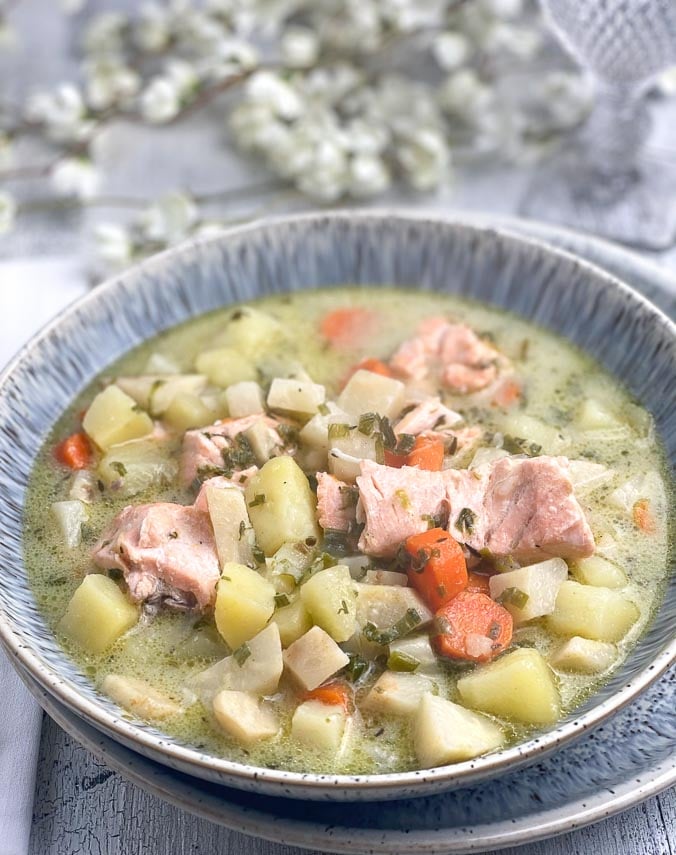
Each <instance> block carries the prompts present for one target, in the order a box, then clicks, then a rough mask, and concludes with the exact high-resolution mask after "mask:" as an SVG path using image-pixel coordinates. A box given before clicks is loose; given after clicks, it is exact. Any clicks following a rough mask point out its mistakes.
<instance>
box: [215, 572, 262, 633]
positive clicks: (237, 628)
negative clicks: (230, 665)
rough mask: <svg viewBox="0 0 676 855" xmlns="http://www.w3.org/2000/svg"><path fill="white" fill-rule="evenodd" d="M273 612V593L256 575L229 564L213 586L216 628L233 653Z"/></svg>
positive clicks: (260, 628)
mask: <svg viewBox="0 0 676 855" xmlns="http://www.w3.org/2000/svg"><path fill="white" fill-rule="evenodd" d="M274 610H275V589H274V587H273V586H272V585H271V584H270V583H269V582H267V581H266V580H265V579H264V578H263V577H262V576H261V575H260V573H257V572H256V571H255V570H252V569H251V568H250V567H245V566H244V565H243V564H235V563H230V564H226V565H224V567H223V573H222V575H221V578H220V580H219V582H218V585H217V586H216V604H215V606H214V617H215V619H216V627H217V629H218V631H219V632H220V634H221V635H222V636H223V638H224V639H225V641H226V642H227V643H228V644H229V645H230V647H231V648H232V649H233V650H234V649H235V648H236V647H239V646H240V644H243V643H244V642H245V641H248V640H249V639H250V638H253V637H254V635H256V634H257V633H258V632H260V631H261V630H262V629H263V627H264V626H265V624H266V623H267V622H268V620H269V618H270V615H271V614H272V613H273V611H274Z"/></svg>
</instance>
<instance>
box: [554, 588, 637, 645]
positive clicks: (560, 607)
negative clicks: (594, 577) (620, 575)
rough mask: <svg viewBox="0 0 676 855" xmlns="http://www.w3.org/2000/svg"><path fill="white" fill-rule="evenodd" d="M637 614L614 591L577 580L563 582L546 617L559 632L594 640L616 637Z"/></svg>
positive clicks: (635, 619) (632, 604)
mask: <svg viewBox="0 0 676 855" xmlns="http://www.w3.org/2000/svg"><path fill="white" fill-rule="evenodd" d="M638 617H639V610H638V608H637V607H636V606H635V605H634V603H632V602H631V601H630V600H627V599H626V598H625V597H623V596H622V595H621V594H618V593H617V591H614V590H612V589H611V588H599V587H595V586H592V585H580V583H579V582H571V581H569V582H564V583H563V585H561V588H560V589H559V593H558V596H557V598H556V608H555V609H554V611H553V612H552V614H551V615H549V617H548V618H547V623H548V626H549V628H550V629H551V630H552V631H553V632H558V633H559V634H560V635H581V636H582V637H583V638H591V639H593V640H595V641H619V640H620V639H621V638H623V637H624V636H625V635H626V634H627V632H628V631H629V630H630V629H631V627H632V626H633V625H634V624H635V623H636V621H637V620H638Z"/></svg>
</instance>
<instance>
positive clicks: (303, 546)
mask: <svg viewBox="0 0 676 855" xmlns="http://www.w3.org/2000/svg"><path fill="white" fill-rule="evenodd" d="M315 556H316V551H315V549H314V548H313V547H311V546H308V545H307V543H304V542H303V541H299V542H296V543H284V544H282V546H280V547H279V549H278V550H277V552H275V554H274V555H273V556H272V557H271V558H266V559H265V563H266V565H267V567H268V570H269V571H270V574H271V576H288V577H290V578H291V579H292V580H293V582H294V583H295V582H299V581H300V580H301V578H302V577H303V575H304V574H305V571H306V570H307V569H308V568H309V567H310V565H311V564H312V562H313V561H314V559H315Z"/></svg>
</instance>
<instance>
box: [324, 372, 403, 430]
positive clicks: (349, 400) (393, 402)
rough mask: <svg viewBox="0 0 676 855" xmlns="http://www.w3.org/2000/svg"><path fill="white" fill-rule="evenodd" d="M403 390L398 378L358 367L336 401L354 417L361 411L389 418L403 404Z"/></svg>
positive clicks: (394, 414) (392, 416)
mask: <svg viewBox="0 0 676 855" xmlns="http://www.w3.org/2000/svg"><path fill="white" fill-rule="evenodd" d="M404 390H405V386H404V384H403V383H402V382H401V381H400V380H394V379H393V378H392V377H382V376H381V375H380V374H374V373H373V372H372V371H364V370H363V369H359V371H355V373H354V374H353V375H352V377H350V379H349V380H348V381H347V384H346V385H345V388H344V389H343V391H342V392H341V393H340V396H339V397H338V401H337V403H338V406H339V407H340V408H341V409H342V410H344V411H345V412H346V413H348V414H349V415H350V416H352V418H355V419H358V418H359V416H360V415H362V414H363V413H378V414H379V415H381V416H387V417H388V418H390V419H391V418H394V417H395V416H396V415H398V413H399V412H400V411H401V408H402V407H403V406H404Z"/></svg>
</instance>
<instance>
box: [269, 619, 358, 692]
mask: <svg viewBox="0 0 676 855" xmlns="http://www.w3.org/2000/svg"><path fill="white" fill-rule="evenodd" d="M349 661H350V658H349V656H346V654H345V653H343V651H342V650H341V649H340V647H338V645H337V644H336V642H335V641H334V640H333V639H332V638H331V636H330V635H329V634H328V633H326V632H324V630H323V629H322V628H321V627H319V626H313V627H312V629H310V630H308V631H307V632H306V633H305V635H302V636H301V637H300V638H299V639H298V640H297V641H294V642H293V644H292V645H291V646H290V647H289V648H288V649H287V650H285V651H284V665H285V666H286V668H287V670H288V671H289V673H290V674H291V675H292V676H293V677H295V679H296V680H297V681H298V682H299V683H300V685H301V686H302V687H303V688H304V689H307V690H311V689H316V688H317V686H320V685H321V684H322V683H323V682H324V681H325V680H328V678H329V677H332V676H333V675H334V674H335V673H336V671H340V669H341V668H344V667H345V666H346V665H347V663H348V662H349Z"/></svg>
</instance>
